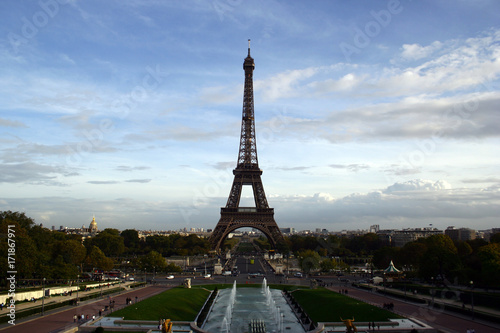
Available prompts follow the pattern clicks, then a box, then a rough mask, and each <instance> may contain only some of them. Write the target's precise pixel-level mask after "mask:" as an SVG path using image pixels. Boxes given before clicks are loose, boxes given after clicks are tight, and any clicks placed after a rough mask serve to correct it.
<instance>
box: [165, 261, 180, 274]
mask: <svg viewBox="0 0 500 333" xmlns="http://www.w3.org/2000/svg"><path fill="white" fill-rule="evenodd" d="M165 272H166V273H181V272H182V267H181V266H177V265H176V264H174V263H170V264H168V265H167V266H166V267H165Z"/></svg>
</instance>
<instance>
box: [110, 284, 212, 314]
mask: <svg viewBox="0 0 500 333" xmlns="http://www.w3.org/2000/svg"><path fill="white" fill-rule="evenodd" d="M208 295H210V292H208V291H207V290H204V289H201V288H196V289H185V288H173V289H170V290H167V291H165V292H163V293H161V294H158V295H156V296H153V297H150V298H147V299H145V300H143V301H141V302H138V303H137V304H132V305H129V306H127V307H126V308H124V309H121V310H118V311H115V312H113V313H111V314H110V315H109V316H111V317H124V318H125V319H126V320H159V319H171V320H182V321H186V320H187V321H193V320H194V319H195V318H196V315H197V314H198V312H200V310H201V308H202V307H203V304H205V301H206V299H207V297H208Z"/></svg>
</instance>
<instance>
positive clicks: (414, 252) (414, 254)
mask: <svg viewBox="0 0 500 333" xmlns="http://www.w3.org/2000/svg"><path fill="white" fill-rule="evenodd" d="M425 251H427V245H426V244H425V242H424V241H423V240H417V241H414V242H409V243H406V244H405V245H404V246H403V247H402V248H401V250H400V251H399V253H397V258H398V262H399V264H400V265H401V266H402V267H405V268H406V269H407V270H411V271H418V270H419V265H420V262H421V261H422V258H423V256H424V254H425Z"/></svg>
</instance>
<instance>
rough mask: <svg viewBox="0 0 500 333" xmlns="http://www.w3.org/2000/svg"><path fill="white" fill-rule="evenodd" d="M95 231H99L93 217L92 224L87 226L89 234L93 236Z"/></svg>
mask: <svg viewBox="0 0 500 333" xmlns="http://www.w3.org/2000/svg"><path fill="white" fill-rule="evenodd" d="M97 231H99V229H97V222H96V221H95V217H92V222H90V225H89V232H90V233H91V234H95V233H97Z"/></svg>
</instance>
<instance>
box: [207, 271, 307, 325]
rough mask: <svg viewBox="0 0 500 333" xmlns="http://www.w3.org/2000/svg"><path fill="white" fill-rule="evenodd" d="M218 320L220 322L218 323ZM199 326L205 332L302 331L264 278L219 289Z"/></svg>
mask: <svg viewBox="0 0 500 333" xmlns="http://www.w3.org/2000/svg"><path fill="white" fill-rule="evenodd" d="M221 323H222V324H221ZM202 329H203V330H204V331H207V332H222V333H226V332H231V333H238V332H256V333H257V332H276V333H282V332H287V333H304V332H305V331H304V329H303V328H302V325H300V323H299V322H298V320H297V318H296V316H295V314H294V313H293V311H292V309H290V307H289V306H288V304H287V302H286V300H285V298H284V297H283V295H282V292H281V290H278V289H270V288H269V286H268V285H267V281H266V279H263V281H262V286H261V287H260V288H259V289H256V288H251V287H249V288H242V287H239V288H236V282H234V283H233V287H232V288H230V289H222V290H220V291H219V295H218V296H217V302H216V303H215V304H214V306H213V307H212V311H211V312H210V314H209V316H208V318H207V320H206V322H205V324H204V325H203V327H202Z"/></svg>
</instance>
